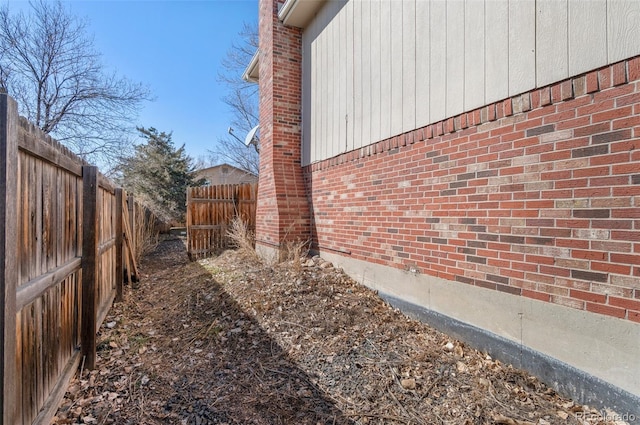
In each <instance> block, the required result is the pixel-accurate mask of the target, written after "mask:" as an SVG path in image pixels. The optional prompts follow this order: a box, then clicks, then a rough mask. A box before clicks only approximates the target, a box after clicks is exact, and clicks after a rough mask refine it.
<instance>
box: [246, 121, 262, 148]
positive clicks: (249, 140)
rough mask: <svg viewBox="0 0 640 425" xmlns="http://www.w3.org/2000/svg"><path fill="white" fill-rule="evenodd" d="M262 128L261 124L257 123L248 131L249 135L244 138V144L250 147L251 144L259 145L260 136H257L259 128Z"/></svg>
mask: <svg viewBox="0 0 640 425" xmlns="http://www.w3.org/2000/svg"><path fill="white" fill-rule="evenodd" d="M259 128H260V126H259V125H256V126H255V127H253V128H252V129H251V130H250V131H249V132H248V133H247V137H245V138H244V144H245V145H246V146H247V147H248V146H249V145H254V146H258V136H256V133H257V132H258V129H259Z"/></svg>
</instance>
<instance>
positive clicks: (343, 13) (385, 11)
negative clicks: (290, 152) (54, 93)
mask: <svg viewBox="0 0 640 425" xmlns="http://www.w3.org/2000/svg"><path fill="white" fill-rule="evenodd" d="M303 46H304V47H303V48H304V52H303V54H304V62H303V73H304V76H303V79H304V83H303V115H304V122H303V132H304V134H303V144H304V146H303V158H302V160H303V164H308V163H312V162H316V161H320V160H323V159H326V158H331V157H333V156H336V155H338V154H340V153H342V152H345V151H350V150H353V149H357V148H360V147H363V146H367V145H369V144H371V143H375V142H377V141H379V140H382V139H385V138H388V137H392V136H395V135H398V134H401V133H403V132H406V131H410V130H412V129H413V128H415V127H421V126H424V125H427V124H429V123H432V122H437V121H439V120H442V119H444V118H447V117H450V116H453V115H456V114H459V113H462V112H464V111H469V110H472V109H475V108H477V107H480V106H482V105H485V104H488V103H491V102H495V101H498V100H501V99H504V98H506V97H508V96H513V95H516V94H519V93H522V92H526V91H528V90H531V89H533V88H535V87H542V86H545V85H548V84H551V83H553V82H556V81H560V80H562V79H565V78H568V77H569V76H573V75H577V74H580V73H583V72H586V71H589V70H592V69H595V68H598V67H600V66H604V65H607V64H609V63H613V62H616V61H620V60H623V59H625V58H629V57H632V56H636V55H640V1H637V0H590V1H583V0H536V1H531V0H330V1H328V2H327V3H326V4H325V6H324V7H323V8H322V9H321V10H320V11H319V12H318V14H317V15H316V17H315V18H314V19H313V20H312V22H311V23H310V24H309V26H308V27H307V28H305V30H304V32H303Z"/></svg>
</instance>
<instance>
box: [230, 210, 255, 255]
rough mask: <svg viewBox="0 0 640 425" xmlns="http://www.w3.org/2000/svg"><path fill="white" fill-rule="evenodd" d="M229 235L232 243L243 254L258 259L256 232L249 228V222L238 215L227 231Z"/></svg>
mask: <svg viewBox="0 0 640 425" xmlns="http://www.w3.org/2000/svg"><path fill="white" fill-rule="evenodd" d="M227 236H228V237H229V240H230V242H231V245H232V246H233V247H234V248H235V249H236V250H237V251H238V252H240V253H241V254H244V255H246V256H249V257H251V258H254V259H258V254H257V253H256V248H255V246H256V238H255V235H254V233H253V232H252V231H251V230H250V229H249V226H247V223H245V222H244V221H242V220H241V219H240V218H238V217H236V218H234V219H233V221H232V222H231V227H230V228H229V230H228V231H227Z"/></svg>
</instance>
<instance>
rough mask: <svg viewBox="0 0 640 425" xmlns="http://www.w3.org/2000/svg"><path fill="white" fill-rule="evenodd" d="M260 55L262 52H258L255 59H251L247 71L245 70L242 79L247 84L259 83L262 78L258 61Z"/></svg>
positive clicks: (254, 56)
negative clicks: (260, 77)
mask: <svg viewBox="0 0 640 425" xmlns="http://www.w3.org/2000/svg"><path fill="white" fill-rule="evenodd" d="M259 53H260V51H259V50H256V52H255V53H254V55H253V57H252V58H251V62H249V65H247V69H245V70H244V73H243V74H242V79H243V80H245V81H246V82H247V83H257V82H258V79H259V76H260V74H259V71H260V67H259V60H258V56H259Z"/></svg>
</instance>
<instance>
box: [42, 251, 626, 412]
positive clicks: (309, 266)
mask: <svg viewBox="0 0 640 425" xmlns="http://www.w3.org/2000/svg"><path fill="white" fill-rule="evenodd" d="M141 272H142V274H143V279H142V281H141V282H140V284H139V286H138V287H136V288H127V291H126V295H125V301H124V302H122V303H118V304H116V305H115V306H114V308H113V309H112V311H111V313H110V315H109V316H108V317H107V320H105V322H104V324H103V326H102V328H101V329H100V333H99V346H98V356H99V357H98V362H97V364H98V366H97V369H96V370H93V371H88V370H85V369H83V370H81V371H80V372H79V373H78V374H77V376H76V377H75V378H74V379H73V380H72V382H71V384H70V386H69V390H68V392H67V394H66V395H65V398H64V400H63V403H62V405H61V407H60V409H59V410H58V412H57V414H56V417H55V418H54V420H53V422H52V423H54V424H77V423H80V424H81V423H86V424H181V425H182V424H188V425H192V424H193V425H200V424H203V425H204V424H228V425H231V424H314V425H315V424H322V425H325V424H326V425H332V424H540V425H543V424H613V423H616V422H610V421H609V422H606V421H603V420H600V419H598V415H597V411H596V410H595V409H591V410H590V409H589V408H588V407H586V406H579V405H576V404H575V403H574V402H572V401H571V400H569V399H566V398H563V397H561V396H559V395H558V394H556V393H555V392H554V391H553V390H552V389H550V388H548V387H547V386H545V385H544V384H542V383H541V382H539V381H538V380H537V379H536V378H534V377H532V376H530V375H528V374H527V373H525V372H522V371H520V370H515V369H513V368H511V367H509V366H505V365H503V364H501V363H500V362H498V361H495V360H493V359H491V358H490V357H488V356H487V355H486V354H483V353H480V352H478V351H476V350H473V349H470V348H468V347H467V346H465V345H464V344H462V343H460V342H458V341H455V340H453V339H451V338H449V337H448V336H447V335H445V334H442V333H440V332H437V331H435V330H433V329H432V328H430V327H428V326H427V325H425V324H422V323H420V322H418V321H415V320H411V319H408V318H407V317H405V316H404V315H402V314H401V313H400V312H399V311H397V310H395V309H393V308H391V307H390V306H389V305H388V304H386V303H385V302H384V301H382V300H381V299H380V298H379V297H378V296H377V295H376V294H375V292H373V291H371V290H369V289H367V288H364V287H362V286H360V285H359V284H357V283H356V282H354V281H353V280H351V279H350V278H348V277H347V276H346V275H345V274H344V273H343V272H342V271H341V270H339V269H336V268H333V267H332V266H331V264H329V263H326V262H324V261H323V260H321V259H319V258H316V259H315V260H306V259H305V260H302V261H294V262H287V263H283V264H279V265H265V264H261V263H260V262H259V261H257V260H256V259H255V258H253V257H252V256H250V255H242V254H240V253H238V252H236V251H226V252H224V253H222V254H221V255H219V256H217V257H215V258H210V259H206V260H201V261H199V262H189V261H188V259H187V255H186V252H185V249H184V243H183V242H182V241H181V240H179V239H173V240H165V241H163V242H162V243H160V245H159V246H158V247H157V249H156V250H155V251H154V252H153V253H152V254H151V255H150V256H149V257H148V258H146V259H145V261H143V264H142V265H141ZM585 417H586V418H587V419H583V418H585ZM618 423H621V422H618Z"/></svg>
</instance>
